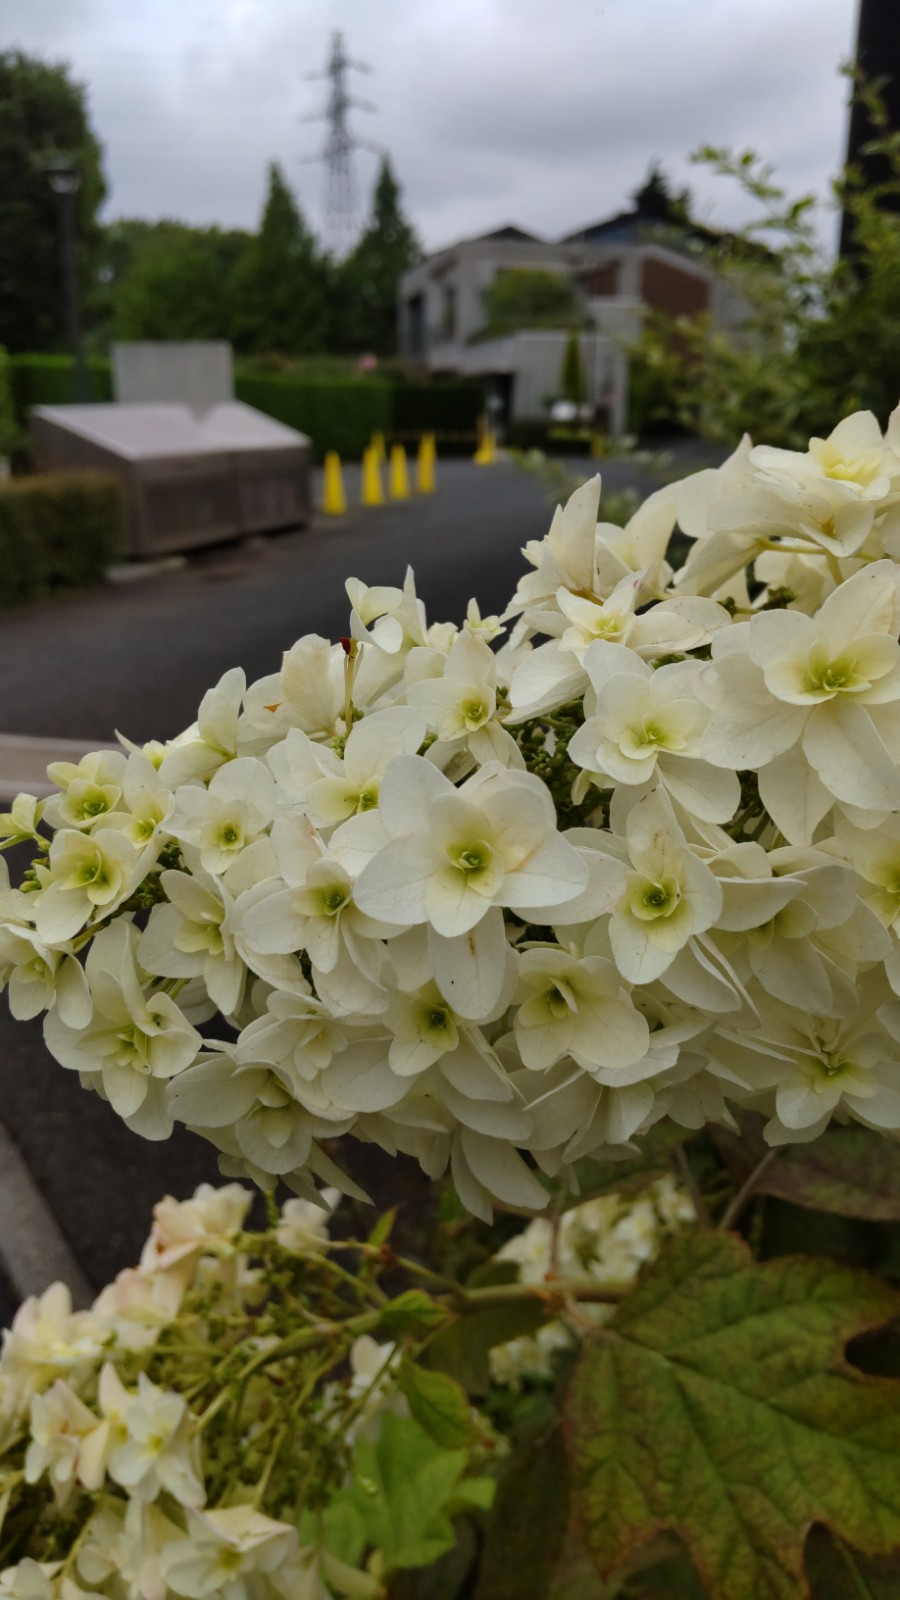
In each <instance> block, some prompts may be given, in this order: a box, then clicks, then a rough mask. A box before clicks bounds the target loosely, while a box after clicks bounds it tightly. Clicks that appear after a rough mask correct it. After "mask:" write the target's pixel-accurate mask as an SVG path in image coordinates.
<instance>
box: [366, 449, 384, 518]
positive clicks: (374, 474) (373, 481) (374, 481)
mask: <svg viewBox="0 0 900 1600" xmlns="http://www.w3.org/2000/svg"><path fill="white" fill-rule="evenodd" d="M362 503H363V505H364V506H383V505H384V489H383V488H382V484H381V466H380V464H379V460H378V450H377V449H376V446H375V445H374V444H370V445H369V447H368V449H367V450H364V451H363V459H362Z"/></svg>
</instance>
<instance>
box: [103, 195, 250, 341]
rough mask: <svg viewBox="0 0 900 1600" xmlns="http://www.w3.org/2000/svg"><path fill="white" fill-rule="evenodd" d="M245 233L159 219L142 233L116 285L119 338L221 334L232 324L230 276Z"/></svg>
mask: <svg viewBox="0 0 900 1600" xmlns="http://www.w3.org/2000/svg"><path fill="white" fill-rule="evenodd" d="M246 244H247V235H246V234H242V233H228V232H223V231H222V230H220V229H219V228H189V227H187V226H186V225H185V224H182V223H177V222H162V223H159V224H158V225H156V226H154V227H153V229H152V230H151V231H150V232H149V233H148V234H146V235H145V236H144V240H143V243H142V245H141V246H140V247H139V248H136V249H135V250H134V252H133V257H132V260H131V264H130V266H128V267H127V268H126V269H125V270H124V272H123V275H122V277H121V281H120V282H119V283H118V284H117V287H116V292H115V297H114V305H113V310H112V320H113V328H112V331H113V334H114V336H115V337H116V338H117V339H223V338H229V337H230V335H231V327H232V311H231V305H232V301H231V290H230V280H231V277H232V274H233V273H234V272H235V270H236V267H237V264H238V262H239V260H240V257H241V254H242V252H243V251H244V249H245V248H246Z"/></svg>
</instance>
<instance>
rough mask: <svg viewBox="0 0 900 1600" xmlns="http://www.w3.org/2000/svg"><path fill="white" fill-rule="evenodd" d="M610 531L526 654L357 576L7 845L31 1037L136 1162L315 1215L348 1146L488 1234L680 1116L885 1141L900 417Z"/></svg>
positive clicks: (777, 1133)
mask: <svg viewBox="0 0 900 1600" xmlns="http://www.w3.org/2000/svg"><path fill="white" fill-rule="evenodd" d="M599 494H600V480H599V478H595V479H594V480H592V481H591V482H589V483H587V484H585V485H584V486H583V487H582V488H581V489H579V490H578V491H577V492H576V493H575V494H574V495H573V496H572V498H571V499H570V500H569V502H568V504H567V505H566V506H565V507H563V508H560V509H559V510H558V511H557V513H556V515H555V517H554V519H553V523H552V526H551V528H550V531H549V533H548V534H547V536H546V538H544V539H543V540H541V541H536V542H533V543H531V544H529V545H528V546H526V549H525V552H524V554H525V556H526V559H527V561H528V563H529V571H528V572H527V574H526V575H525V576H524V577H523V578H522V580H521V582H520V583H519V585H518V588H517V590H516V593H515V595H514V597H513V600H512V602H511V604H510V607H509V609H508V611H507V613H506V614H505V616H504V618H503V619H497V618H482V617H481V615H480V613H479V611H478V608H477V606H475V604H474V603H473V604H472V605H470V607H469V612H468V615H467V617H466V620H465V622H464V623H463V624H462V626H461V627H460V628H456V627H455V626H453V625H451V624H448V623H433V624H430V625H429V623H428V622H427V619H426V615H425V610H424V607H423V604H422V602H421V601H420V600H419V599H418V598H417V596H416V592H415V587H414V582H413V578H412V575H411V574H410V575H409V576H408V578H407V581H406V583H405V585H404V587H403V588H402V589H396V588H390V587H384V588H379V587H376V588H369V587H367V586H366V585H365V584H362V583H360V582H358V581H356V580H351V581H350V582H349V583H348V585H347V591H348V597H349V600H350V606H351V611H350V622H349V629H348V637H347V638H346V639H345V640H343V641H341V643H339V644H335V645H332V644H330V643H329V642H328V641H327V640H326V639H323V638H319V637H317V636H309V637H306V638H303V639H301V640H299V641H298V643H296V644H295V645H294V646H293V647H292V648H291V649H290V650H288V651H287V653H286V655H285V656H284V660H283V663H282V667H281V670H280V671H279V672H277V673H275V674H273V675H271V676H270V677H267V678H263V679H261V680H260V681H258V682H256V683H252V684H250V685H247V683H246V682H245V679H244V674H243V673H242V672H241V671H240V669H238V668H235V669H233V670H231V671H229V672H227V673H226V674H225V676H224V677H223V678H222V680H221V681H220V683H218V684H217V685H216V687H215V688H213V689H211V690H210V691H209V693H208V694H207V695H206V696H205V697H204V699H203V701H202V704H201V706H200V709H199V713H198V717H197V721H196V722H195V723H194V724H193V725H192V726H191V727H190V728H188V729H187V730H185V732H184V733H182V734H180V735H179V736H178V737H177V738H175V739H173V740H172V741H170V742H169V743H168V744H166V745H157V744H153V745H148V746H145V747H143V748H140V749H139V748H135V747H133V746H131V745H129V744H127V742H123V749H122V750H121V751H108V752H101V753H98V754H94V755H91V756H89V757H87V758H86V759H85V760H84V761H82V762H81V763H80V764H79V765H78V766H74V765H67V764H64V763H59V764H56V765H54V766H53V767H52V768H51V769H50V775H51V777H52V779H53V781H54V782H55V783H56V784H57V785H58V789H59V792H58V794H56V795H54V797H53V798H52V799H51V800H49V801H48V802H47V803H46V804H45V805H44V806H43V808H42V807H41V806H39V805H36V804H35V802H34V801H33V800H31V799H29V798H28V797H27V796H21V797H20V798H19V800H18V801H17V802H16V805H15V806H14V807H13V810H12V811H11V812H10V813H9V814H8V815H7V816H6V817H5V818H3V819H2V821H0V833H2V836H3V838H4V839H5V840H7V841H8V842H10V843H22V842H23V841H29V840H30V841H31V842H32V847H33V849H34V851H35V860H34V863H33V866H32V867H31V868H30V870H29V872H28V874H27V876H26V878H25V880H24V881H23V883H22V885H21V886H20V887H18V888H14V887H9V886H7V885H6V884H0V981H2V982H4V983H5V984H6V986H7V987H8V992H9V999H10V1005H11V1008H12V1010H13V1013H14V1014H15V1015H16V1016H20V1017H28V1016H35V1015H37V1014H38V1013H40V1012H45V1013H46V1018H45V1036H46V1040H47V1044H48V1047H49V1049H50V1050H51V1052H52V1053H53V1055H54V1056H55V1057H56V1059H57V1060H58V1061H59V1062H60V1063H61V1065H62V1066H63V1067H64V1068H68V1069H70V1070H73V1071H77V1072H78V1073H79V1075H80V1077H81V1081H82V1083H83V1084H84V1085H85V1086H86V1087H88V1088H90V1089H93V1090H95V1091H96V1092H98V1093H99V1094H101V1095H103V1096H104V1097H105V1098H106V1099H107V1100H109V1102H110V1103H111V1104H112V1106H113V1107H114V1109H115V1110H116V1111H117V1112H118V1113H119V1115H120V1116H121V1117H122V1118H123V1119H124V1120H125V1121H126V1123H128V1125H129V1126H130V1127H133V1128H135V1129H136V1130H137V1131H138V1132H140V1133H143V1134H144V1135H146V1136H147V1137H149V1138H153V1139H164V1138H166V1137H167V1136H168V1134H169V1133H170V1132H171V1129H172V1127H173V1124H174V1123H175V1122H180V1123H184V1124H185V1125H187V1126H188V1127H190V1128H192V1129H194V1130H196V1131H197V1132H198V1133H200V1134H201V1135H203V1136H204V1137H205V1138H207V1139H209V1140H211V1141H212V1142H213V1143H214V1144H215V1145H216V1146H217V1147H218V1149H219V1151H220V1152H221V1164H222V1168H223V1171H224V1172H225V1173H226V1174H228V1175H247V1176H249V1177H251V1178H252V1179H253V1180H254V1181H256V1182H258V1183H260V1184H262V1185H264V1186H271V1185H272V1184H273V1183H274V1182H275V1181H276V1180H278V1179H283V1180H284V1181H285V1182H287V1183H288V1184H289V1185H292V1186H293V1187H294V1189H295V1190H296V1192H297V1193H298V1194H300V1195H304V1196H306V1197H310V1196H311V1194H312V1193H313V1191H314V1189H315V1186H316V1184H317V1183H338V1184H341V1183H345V1180H344V1179H343V1178H342V1177H341V1175H340V1173H339V1172H338V1171H337V1169H336V1168H335V1166H334V1164H333V1161H332V1159H331V1156H330V1154H329V1145H330V1141H331V1140H333V1139H335V1138H336V1137H339V1136H342V1135H345V1134H349V1133H352V1134H353V1135H354V1136H355V1137H356V1138H358V1139H360V1140H364V1141H370V1142H373V1143H375V1144H377V1145H379V1146H381V1147H382V1148H383V1149H385V1150H387V1151H389V1152H396V1151H403V1152H406V1153H408V1154H410V1155H412V1156H413V1157H415V1158H416V1159H417V1160H418V1161H419V1162H420V1164H421V1166H422V1167H423V1169H424V1170H425V1172H426V1173H427V1174H429V1175H430V1176H435V1177H436V1176H438V1175H440V1174H441V1173H442V1172H444V1171H445V1170H446V1169H447V1168H448V1167H449V1169H450V1171H451V1173H452V1177H453V1181H454V1183H455V1185H456V1188H457V1191H458V1193H459V1196H460V1198H461V1200H462V1202H463V1204H464V1206H465V1207H466V1208H467V1209H468V1210H470V1211H472V1212H474V1213H476V1214H478V1215H481V1216H484V1215H487V1214H488V1212H489V1204H490V1198H491V1197H492V1196H493V1197H498V1198H499V1199H501V1200H502V1201H504V1202H506V1203H508V1204H511V1205H514V1206H524V1207H531V1208H535V1207H538V1206H540V1205H541V1204H542V1203H543V1201H544V1198H545V1188H544V1185H543V1183H542V1181H540V1176H539V1175H540V1174H549V1175H556V1174H558V1173H565V1170H566V1169H567V1168H568V1167H569V1166H570V1165H571V1164H572V1163H574V1162H575V1161H577V1160H579V1159H580V1158H583V1157H590V1156H597V1155H600V1154H602V1153H604V1152H605V1151H609V1150H610V1149H615V1148H621V1147H622V1146H623V1145H627V1144H628V1143H629V1142H630V1141H632V1140H634V1139H635V1138H638V1137H639V1136H640V1135H641V1134H642V1133H644V1132H645V1131H646V1130H647V1129H649V1128H650V1127H651V1126H652V1125H653V1124H655V1123H657V1122H659V1121H660V1120H661V1119H663V1118H671V1119H674V1121H676V1122H677V1123H678V1124H680V1125H681V1126H682V1127H685V1128H688V1129H695V1128H698V1127H701V1126H703V1125H704V1124H705V1123H706V1122H708V1121H719V1122H724V1123H733V1118H734V1108H735V1107H741V1106H746V1107H752V1108H754V1109H756V1110H759V1111H762V1112H763V1113H764V1114H765V1115H766V1117H767V1119H768V1123H767V1137H768V1138H769V1139H770V1141H771V1142H773V1143H775V1144H777V1143H780V1142H785V1141H793V1140H798V1139H800V1140H806V1139H812V1138H814V1137H816V1135H817V1134H818V1133H819V1132H820V1131H821V1130H822V1129H823V1128H825V1127H826V1125H827V1124H828V1122H829V1121H830V1119H831V1118H832V1117H837V1118H839V1119H847V1118H855V1119H857V1120H859V1121H861V1122H863V1123H864V1124H866V1125H867V1126H869V1127H872V1128H877V1129H881V1130H884V1131H886V1132H889V1133H892V1134H893V1133H896V1132H897V1130H900V1066H898V1040H900V999H898V996H900V945H898V930H900V645H898V633H900V414H898V413H895V414H894V416H893V418H892V419H891V422H890V424H889V426H888V429H887V433H886V435H884V436H883V435H882V433H881V430H880V428H879V426H878V424H877V423H876V421H875V419H874V417H872V416H871V415H870V414H868V413H859V414H857V415H855V416H852V417H848V418H846V419H845V420H844V421H843V422H841V423H839V425H838V426H837V427H836V428H835V430H834V432H833V433H832V434H831V435H830V437H829V438H828V439H813V440H811V441H810V445H809V449H808V451H806V452H790V451H784V450H774V449H768V448H766V447H764V446H753V445H751V443H750V441H749V440H745V441H744V442H743V443H742V444H741V446H740V447H739V448H738V450H737V451H736V452H735V454H734V455H733V456H732V457H731V458H730V459H729V460H728V461H727V462H726V463H725V464H724V466H722V467H720V468H718V469H715V470H708V471H703V472H699V473H695V474H694V475H693V476H691V477H689V478H686V479H684V480H683V481H682V482H681V483H678V484H676V485H674V486H672V487H670V488H667V489H663V490H661V491H659V492H658V493H656V494H654V495H652V496H651V497H650V498H649V499H648V500H647V501H646V502H645V504H644V505H643V506H642V507H641V508H640V509H639V510H638V511H637V512H636V514H635V515H634V516H633V517H632V519H631V521H630V522H629V523H628V525H627V526H626V527H624V528H620V527H616V526H613V525H611V524H605V523H600V524H599V525H598V522H597V517H598V505H599ZM676 527H677V528H680V530H681V532H682V534H683V535H685V536H686V537H687V539H688V540H689V541H691V549H690V553H689V555H688V558H687V560H686V562H685V563H684V565H683V566H682V567H681V568H680V570H677V571H676V570H675V569H674V568H673V566H672V565H671V563H670V560H669V553H670V541H671V538H672V535H673V532H674V531H675V530H676ZM505 624H511V631H510V633H509V636H508V638H507V639H506V640H505V642H504V643H502V644H501V645H497V643H496V641H497V640H498V638H499V636H500V634H501V633H503V632H504V625H505ZM48 830H50V833H49V834H48ZM213 1019H215V1020H213ZM201 1029H203V1032H202V1033H201V1031H200V1030H201Z"/></svg>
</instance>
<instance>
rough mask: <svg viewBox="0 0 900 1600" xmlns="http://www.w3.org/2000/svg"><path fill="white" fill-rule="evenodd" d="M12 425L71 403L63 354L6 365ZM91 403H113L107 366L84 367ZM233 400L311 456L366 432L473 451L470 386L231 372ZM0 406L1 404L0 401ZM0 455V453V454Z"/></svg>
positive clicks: (477, 406)
mask: <svg viewBox="0 0 900 1600" xmlns="http://www.w3.org/2000/svg"><path fill="white" fill-rule="evenodd" d="M9 367H10V378H11V384H12V394H13V404H14V409H15V415H16V420H17V422H18V425H19V426H20V427H21V428H23V429H24V428H25V427H26V425H27V420H28V408H29V406H35V405H45V406H52V405H67V404H68V403H70V402H71V401H72V400H73V399H74V394H75V391H74V365H73V362H72V360H71V358H70V357H69V356H64V355H49V356H43V355H20V356H12V357H10V358H9ZM88 374H89V377H90V383H91V399H92V400H97V401H102V400H111V399H112V368H111V365H110V363H109V362H108V361H104V360H101V359H99V358H95V359H93V360H91V361H89V362H88ZM235 394H236V397H237V399H238V400H243V401H244V403H245V404H246V405H248V406H254V407H255V408H256V410H257V411H262V412H264V413H265V414H266V416H269V417H274V418H275V419H276V421H278V422H284V423H286V424H287V425H288V426H289V427H292V428H298V429H299V430H300V432H301V433H308V434H309V436H310V438H311V439H312V441H313V447H314V450H315V453H316V457H317V458H318V459H319V460H321V458H322V456H323V455H324V454H325V451H326V450H337V451H338V453H339V455H342V456H344V457H346V458H347V459H354V458H357V459H358V458H359V457H360V456H361V455H362V452H363V450H364V449H365V447H366V445H367V444H368V443H369V440H370V439H371V437H372V434H373V433H383V434H385V435H387V436H388V437H392V438H400V439H403V440H405V441H410V440H412V439H414V438H417V437H418V435H419V434H421V433H435V434H437V437H438V445H439V448H450V449H452V448H453V447H454V445H458V446H461V447H462V448H464V449H468V448H470V447H472V448H474V442H475V435H476V430H477V425H478V418H479V416H480V415H481V413H482V411H483V410H484V390H483V388H482V386H481V384H480V383H477V382H473V381H471V380H467V381H460V382H458V383H455V382H444V381H439V382H436V383H427V382H426V383H397V382H395V381H393V380H391V379H388V378H304V377H302V376H297V375H294V374H292V373H266V372H257V371H253V370H252V369H249V368H247V367H238V369H237V371H236V373H235ZM0 403H2V402H0ZM0 453H2V451H0Z"/></svg>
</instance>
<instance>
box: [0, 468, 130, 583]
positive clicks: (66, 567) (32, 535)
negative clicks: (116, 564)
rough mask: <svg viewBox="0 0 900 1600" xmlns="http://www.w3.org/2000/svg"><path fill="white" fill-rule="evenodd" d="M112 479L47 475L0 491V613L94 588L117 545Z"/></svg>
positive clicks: (120, 532) (119, 519) (120, 505)
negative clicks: (54, 592)
mask: <svg viewBox="0 0 900 1600" xmlns="http://www.w3.org/2000/svg"><path fill="white" fill-rule="evenodd" d="M124 521H125V509H124V501H123V498H122V491H121V489H120V487H119V485H118V483H117V482H116V480H115V479H114V478H109V477H106V476H105V475H103V474H101V473H94V472H65V473H48V474H47V475H46V476H40V477H29V478H16V479H12V480H11V481H10V482H8V483H4V484H3V485H2V486H0V606H10V605H15V604H16V603H17V602H19V601H22V600H32V599H34V598H36V597H37V596H38V595H41V594H44V593H46V592H47V590H49V589H77V588H81V587H83V586H84V585H85V584H89V583H94V582H96V580H97V579H98V578H100V577H101V576H102V575H103V572H104V571H105V569H106V567H107V566H108V565H109V563H110V562H111V561H113V560H114V559H115V557H116V556H117V555H118V554H119V553H120V551H121V549H122V547H123V544H124Z"/></svg>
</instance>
